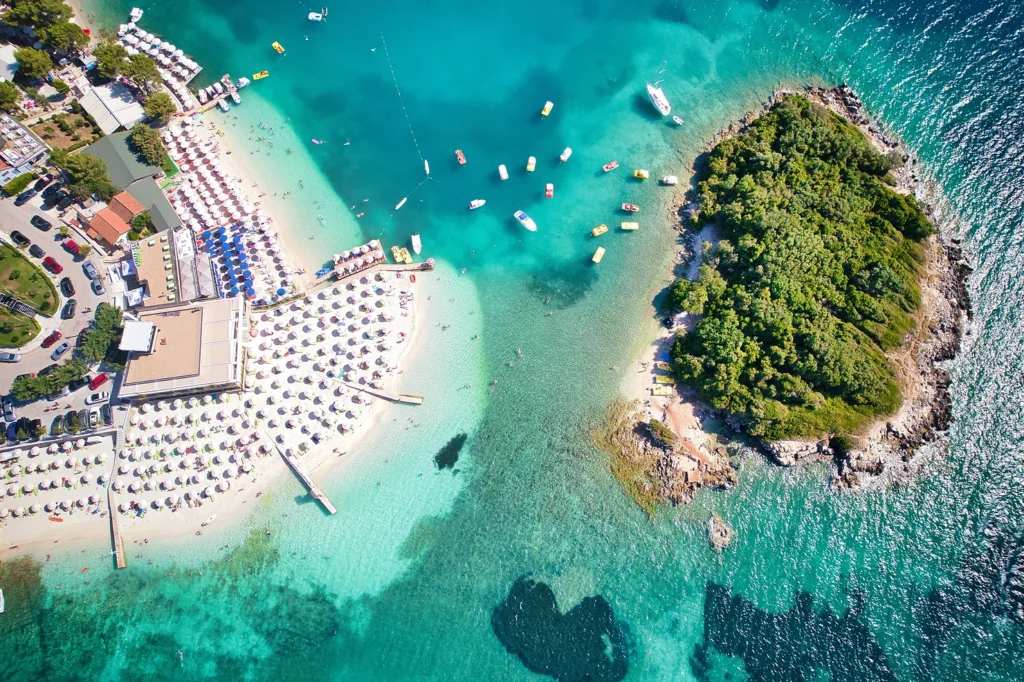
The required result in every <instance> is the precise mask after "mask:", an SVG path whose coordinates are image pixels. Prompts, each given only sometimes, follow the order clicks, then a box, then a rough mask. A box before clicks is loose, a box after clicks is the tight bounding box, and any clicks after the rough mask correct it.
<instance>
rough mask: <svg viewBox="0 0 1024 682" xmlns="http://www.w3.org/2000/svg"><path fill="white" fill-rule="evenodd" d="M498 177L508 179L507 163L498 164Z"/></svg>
mask: <svg viewBox="0 0 1024 682" xmlns="http://www.w3.org/2000/svg"><path fill="white" fill-rule="evenodd" d="M498 177H500V178H501V179H502V180H508V168H505V164H501V165H500V166H498Z"/></svg>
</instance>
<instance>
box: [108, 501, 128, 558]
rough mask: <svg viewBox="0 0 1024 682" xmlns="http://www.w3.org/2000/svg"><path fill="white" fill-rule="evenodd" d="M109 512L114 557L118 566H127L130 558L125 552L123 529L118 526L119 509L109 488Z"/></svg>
mask: <svg viewBox="0 0 1024 682" xmlns="http://www.w3.org/2000/svg"><path fill="white" fill-rule="evenodd" d="M107 514H108V515H109V516H110V537H111V538H112V539H113V542H114V559H115V561H116V562H117V567H118V568H125V567H126V566H127V565H128V560H127V559H126V558H125V554H124V538H122V537H121V529H120V528H118V526H117V509H115V508H114V496H113V495H112V494H111V492H110V488H109V487H108V488H107Z"/></svg>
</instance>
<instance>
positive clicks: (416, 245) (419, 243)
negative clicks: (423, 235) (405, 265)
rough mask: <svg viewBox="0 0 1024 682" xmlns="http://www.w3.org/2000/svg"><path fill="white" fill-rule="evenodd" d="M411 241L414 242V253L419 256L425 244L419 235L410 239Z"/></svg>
mask: <svg viewBox="0 0 1024 682" xmlns="http://www.w3.org/2000/svg"><path fill="white" fill-rule="evenodd" d="M410 240H411V241H412V250H413V253H415V254H416V255H419V253H420V251H422V250H423V242H422V241H421V240H420V236H419V235H418V234H414V235H413V236H412V237H410Z"/></svg>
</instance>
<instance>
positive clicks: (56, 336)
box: [43, 329, 64, 348]
mask: <svg viewBox="0 0 1024 682" xmlns="http://www.w3.org/2000/svg"><path fill="white" fill-rule="evenodd" d="M63 338H64V335H63V334H61V333H60V330H59V329H54V330H53V333H52V334H50V335H49V336H47V337H46V338H45V339H43V348H49V347H50V346H52V345H53V344H55V343H57V342H58V341H60V340H61V339H63Z"/></svg>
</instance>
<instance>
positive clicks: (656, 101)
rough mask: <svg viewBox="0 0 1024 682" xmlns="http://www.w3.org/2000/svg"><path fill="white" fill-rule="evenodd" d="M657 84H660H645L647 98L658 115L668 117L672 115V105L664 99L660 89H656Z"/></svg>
mask: <svg viewBox="0 0 1024 682" xmlns="http://www.w3.org/2000/svg"><path fill="white" fill-rule="evenodd" d="M658 83H661V81H657V82H654V83H648V84H647V97H648V98H649V99H650V100H651V104H653V105H654V108H655V109H657V110H658V113H659V114H661V115H662V116H668V115H669V114H670V113H672V105H671V104H669V103H668V98H667V97H665V93H664V92H662V89H661V88H660V87H658Z"/></svg>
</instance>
